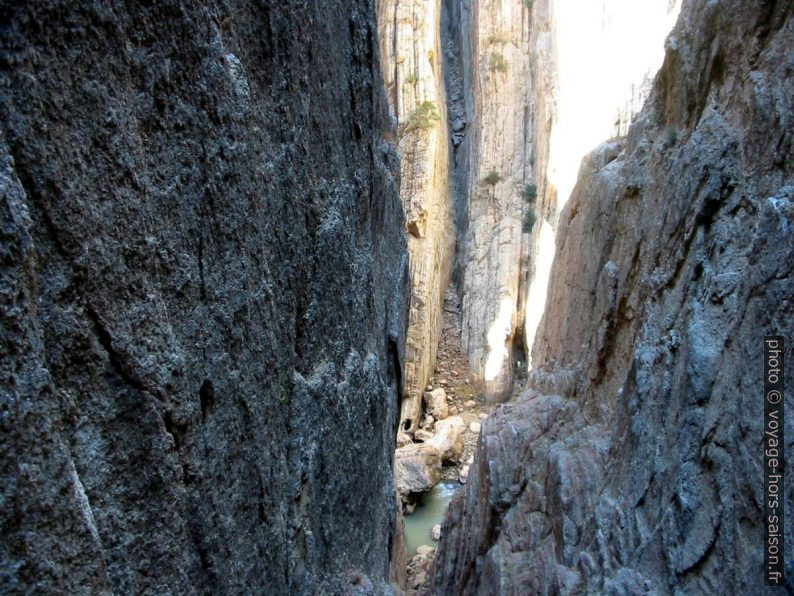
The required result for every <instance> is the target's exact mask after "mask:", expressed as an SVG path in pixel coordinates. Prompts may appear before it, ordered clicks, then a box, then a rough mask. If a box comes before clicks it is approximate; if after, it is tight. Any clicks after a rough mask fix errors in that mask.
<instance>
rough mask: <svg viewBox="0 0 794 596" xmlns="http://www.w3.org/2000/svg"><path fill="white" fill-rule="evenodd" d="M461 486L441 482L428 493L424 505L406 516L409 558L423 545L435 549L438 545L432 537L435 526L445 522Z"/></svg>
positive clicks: (454, 483) (423, 501)
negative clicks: (450, 504) (456, 492)
mask: <svg viewBox="0 0 794 596" xmlns="http://www.w3.org/2000/svg"><path fill="white" fill-rule="evenodd" d="M460 487H461V485H460V484H458V483H457V482H440V483H438V484H436V485H435V486H434V487H433V490H431V491H430V492H429V493H427V494H426V495H425V497H424V499H423V500H422V504H421V505H419V506H418V507H417V508H416V511H414V512H413V513H412V514H411V515H406V516H405V536H406V539H407V542H408V557H409V558H410V557H413V556H414V555H415V554H416V548H417V547H418V546H421V545H423V544H427V545H429V546H432V547H435V546H436V543H435V542H434V541H433V538H432V537H431V535H430V531H431V530H432V529H433V526H435V525H436V524H440V523H441V522H442V521H443V520H444V514H445V513H446V511H447V505H448V504H449V501H450V499H452V494H453V493H454V492H455V489H457V488H460Z"/></svg>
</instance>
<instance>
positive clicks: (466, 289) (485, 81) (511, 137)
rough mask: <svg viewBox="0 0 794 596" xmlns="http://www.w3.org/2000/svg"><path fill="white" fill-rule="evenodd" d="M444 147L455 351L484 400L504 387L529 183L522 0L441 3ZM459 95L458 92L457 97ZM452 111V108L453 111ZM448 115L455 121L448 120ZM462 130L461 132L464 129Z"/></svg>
mask: <svg viewBox="0 0 794 596" xmlns="http://www.w3.org/2000/svg"><path fill="white" fill-rule="evenodd" d="M449 4H454V5H455V6H449V8H448V12H449V14H450V25H449V27H450V29H451V32H450V43H451V44H453V45H454V44H455V43H457V47H454V48H450V49H449V50H448V51H449V53H450V54H451V58H450V64H451V69H452V70H456V71H457V72H458V73H459V75H457V78H456V76H455V73H452V75H451V80H450V87H451V89H452V90H453V91H457V97H455V98H454V101H453V97H452V95H453V93H452V92H451V93H450V95H451V107H450V110H451V112H452V115H453V117H452V138H453V142H454V143H456V145H458V144H459V147H458V148H457V149H456V154H455V165H456V170H457V171H456V177H457V180H456V183H457V188H458V192H459V193H462V195H463V198H462V199H461V200H463V201H465V209H464V210H465V213H466V217H465V220H464V223H463V232H462V237H461V242H460V247H459V251H460V252H461V275H462V288H461V294H462V342H463V349H464V350H465V352H466V354H467V356H468V359H469V368H470V372H471V375H472V377H473V380H474V381H475V382H476V383H478V384H480V385H481V386H482V388H483V390H484V393H485V394H486V395H487V396H489V397H495V398H501V397H504V396H506V395H507V394H509V392H510V389H511V387H512V371H513V354H512V345H513V339H514V335H515V331H516V329H517V328H518V325H519V318H520V313H519V312H518V304H519V292H520V280H521V277H522V276H521V270H522V243H523V242H524V241H525V240H526V239H527V236H526V235H525V234H524V233H523V232H522V217H523V215H524V212H525V204H526V199H525V189H526V186H527V185H528V184H529V183H530V181H531V165H530V152H529V146H530V135H529V125H530V123H529V110H528V108H529V91H530V87H529V63H528V41H529V11H528V9H527V8H526V6H525V4H524V2H522V1H520V0H504V1H500V2H490V1H486V0H477V1H463V2H460V3H449ZM460 87H462V90H459V89H460ZM453 105H454V107H453ZM453 110H454V111H453ZM464 126H465V128H464Z"/></svg>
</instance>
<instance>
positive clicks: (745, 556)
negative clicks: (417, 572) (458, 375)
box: [434, 0, 794, 594]
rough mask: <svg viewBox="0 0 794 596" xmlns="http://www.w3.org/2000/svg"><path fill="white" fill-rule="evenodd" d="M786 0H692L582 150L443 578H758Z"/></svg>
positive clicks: (779, 322)
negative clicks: (516, 392)
mask: <svg viewBox="0 0 794 596" xmlns="http://www.w3.org/2000/svg"><path fill="white" fill-rule="evenodd" d="M536 4H537V3H536ZM793 13H794V8H793V7H792V6H791V4H790V3H787V2H765V1H762V0H754V1H745V0H725V1H722V2H707V1H706V0H689V1H686V2H684V5H683V7H682V10H681V16H680V18H679V20H678V23H677V25H676V27H675V29H674V30H673V33H672V34H671V35H670V37H669V38H668V40H667V42H666V46H665V47H666V53H665V58H664V64H663V66H662V69H661V70H660V72H659V74H658V76H657V77H656V79H655V82H654V84H653V87H652V90H651V93H650V97H649V99H648V101H647V102H646V105H645V107H644V109H643V110H642V111H641V112H640V114H639V115H638V116H637V118H636V121H635V122H634V124H632V125H631V126H630V128H629V130H628V135H627V137H625V138H619V139H613V140H612V141H610V142H607V143H605V144H603V145H601V146H599V147H598V148H597V149H595V150H594V151H593V152H591V153H590V154H589V155H588V157H587V158H586V159H585V160H584V162H583V163H582V165H581V169H580V173H579V177H578V181H577V183H576V185H575V188H574V190H573V192H572V194H571V197H570V200H568V201H567V204H566V205H565V207H564V208H563V209H562V211H561V213H560V218H559V234H558V238H557V242H556V255H555V259H554V264H553V267H552V269H551V275H550V285H549V291H548V293H549V300H548V304H547V306H546V309H545V314H544V315H543V319H542V320H541V322H540V325H539V328H538V333H537V339H536V340H535V343H534V349H533V353H532V358H533V363H534V369H533V371H532V373H531V375H530V380H529V384H530V389H528V390H527V391H526V392H525V393H523V394H522V395H521V396H520V397H519V398H518V399H517V400H516V401H515V402H513V403H510V404H506V405H503V406H502V407H501V408H500V409H499V410H498V411H497V412H496V414H494V415H492V416H491V417H489V418H488V419H487V420H485V421H484V424H483V428H482V434H481V437H480V443H479V446H478V453H477V455H476V458H475V462H474V464H473V466H472V468H471V470H470V473H469V478H468V482H467V486H466V488H465V491H464V492H461V493H460V494H459V495H457V496H456V497H455V499H453V502H452V504H451V506H450V509H449V512H448V514H447V518H446V521H445V524H444V529H443V531H442V541H441V544H440V547H439V553H438V558H437V566H436V570H435V576H434V583H435V589H436V590H437V591H438V593H455V594H474V593H481V592H482V591H484V590H487V591H488V592H489V593H500V594H551V593H562V594H568V593H608V594H636V593H647V592H653V593H657V594H673V593H677V594H681V593H755V592H757V591H759V590H761V589H762V588H761V585H762V583H763V569H762V566H763V558H762V557H763V549H762V546H763V535H762V515H763V511H764V495H763V476H762V470H761V462H762V450H761V449H762V443H761V438H762V435H763V429H762V421H763V416H762V412H763V404H762V399H763V395H762V385H761V379H762V356H763V338H764V336H765V335H783V336H785V337H787V338H790V337H791V336H792V332H794V324H793V323H792V322H793V321H794V307H793V306H792V301H791V296H792V295H794V279H792V271H794V244H792V242H791V230H792V229H793V227H792V226H793V225H794V221H792V220H793V219H794V203H793V202H794V161H793V160H792V158H791V155H792V154H793V152H794V147H793V146H792V143H793V142H794V138H793V137H794V125H793V123H794V96H792V94H791V93H790V90H791V89H792V88H793V87H794V69H793V68H792V50H791V40H792V39H794V14H793ZM792 356H794V351H793V350H792V349H791V344H790V343H789V344H788V345H787V347H786V358H787V360H788V361H789V362H791V358H792ZM786 425H787V426H786V443H785V445H784V446H783V450H784V457H783V459H784V460H785V461H791V459H792V449H793V448H794V447H793V446H792V440H793V439H794V428H792V426H794V425H792V423H791V420H788V421H787V423H786ZM784 492H785V494H784V498H783V501H784V502H786V503H791V502H792V501H794V499H793V498H792V497H794V494H792V493H793V492H794V489H793V487H792V480H791V475H790V474H789V475H788V478H787V479H786V485H785V486H784ZM788 509H789V510H787V513H786V519H785V527H786V532H785V537H784V538H785V542H786V548H787V550H788V552H791V549H792V548H794V542H793V541H792V536H793V533H792V529H793V527H792V520H791V512H790V508H788ZM786 571H787V576H788V580H787V581H788V582H789V583H788V585H787V589H788V590H792V589H794V585H792V583H791V578H792V577H794V568H792V565H791V559H790V558H789V560H788V562H787V570H786Z"/></svg>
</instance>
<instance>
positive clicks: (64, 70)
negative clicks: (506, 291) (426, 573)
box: [0, 0, 408, 594]
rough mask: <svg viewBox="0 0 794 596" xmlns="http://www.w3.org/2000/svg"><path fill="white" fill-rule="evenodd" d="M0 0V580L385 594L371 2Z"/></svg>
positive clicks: (397, 285) (393, 264)
mask: <svg viewBox="0 0 794 596" xmlns="http://www.w3.org/2000/svg"><path fill="white" fill-rule="evenodd" d="M2 10H3V13H4V15H5V16H6V19H5V20H4V26H3V28H2V32H0V44H1V45H2V48H3V50H2V58H1V59H0V60H1V61H2V71H1V72H2V74H0V89H1V91H0V119H1V121H2V139H1V144H0V151H2V158H1V160H2V161H1V165H0V167H1V168H2V173H0V196H2V213H1V214H0V219H1V221H2V224H0V230H1V233H2V267H1V268H0V280H1V281H0V320H1V321H2V334H3V344H2V349H1V350H2V357H1V358H0V362H2V365H1V366H0V371H2V372H1V373H0V375H1V377H0V378H1V380H0V399H1V401H0V425H2V430H1V431H0V432H2V441H0V478H2V480H1V481H0V486H2V489H0V503H2V507H1V508H0V527H2V536H3V539H2V545H1V546H0V592H4V593H7V592H8V593H17V592H28V591H31V592H46V593H81V592H91V593H110V592H114V593H158V594H166V593H193V592H202V593H203V592H206V593H246V592H252V591H253V592H264V593H271V594H286V593H290V594H297V593H342V592H346V591H355V590H361V589H363V590H376V591H380V590H385V589H387V588H386V585H385V584H386V582H387V574H388V567H389V548H390V546H391V544H392V542H393V541H395V540H396V541H398V542H399V539H398V537H396V536H395V514H396V507H397V505H396V500H395V494H394V485H393V480H392V471H391V461H392V458H393V449H394V443H395V431H396V426H397V420H398V416H399V413H398V411H397V407H398V406H397V404H398V399H399V393H400V391H401V372H402V366H403V361H402V358H403V345H404V329H405V326H406V317H407V306H408V305H407V298H408V297H407V293H408V266H407V252H406V247H405V240H404V234H403V231H402V230H403V227H404V226H403V222H404V219H403V215H402V209H401V206H400V202H399V196H398V190H397V182H398V180H397V177H398V175H399V161H398V160H399V158H398V155H397V153H396V149H395V147H394V144H393V142H392V141H390V140H389V137H390V136H391V135H393V129H391V127H390V124H389V120H390V119H389V115H388V104H387V100H386V97H385V95H384V92H383V83H382V80H381V76H380V73H379V55H378V54H379V50H378V47H377V30H376V15H375V10H374V4H373V3H371V2H367V1H363V0H352V1H351V2H348V3H346V4H345V5H344V6H338V5H331V4H328V3H302V2H298V3H288V4H286V3H280V2H276V3H261V2H257V3H249V2H245V1H242V0H240V1H233V2H224V3H219V2H190V1H188V2H170V1H165V2H157V3H130V4H123V5H121V4H118V3H104V2H89V3H73V4H64V3H58V2H35V3H26V4H25V3H13V2H3V3H2Z"/></svg>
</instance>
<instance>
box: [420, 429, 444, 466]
mask: <svg viewBox="0 0 794 596" xmlns="http://www.w3.org/2000/svg"><path fill="white" fill-rule="evenodd" d="M434 437H435V435H434V434H433V433H431V432H430V431H429V430H425V429H423V428H420V429H419V430H418V431H416V432H415V433H414V439H416V441H417V442H418V443H429V442H431V441H432V440H433V438H434ZM442 459H443V458H442Z"/></svg>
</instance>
